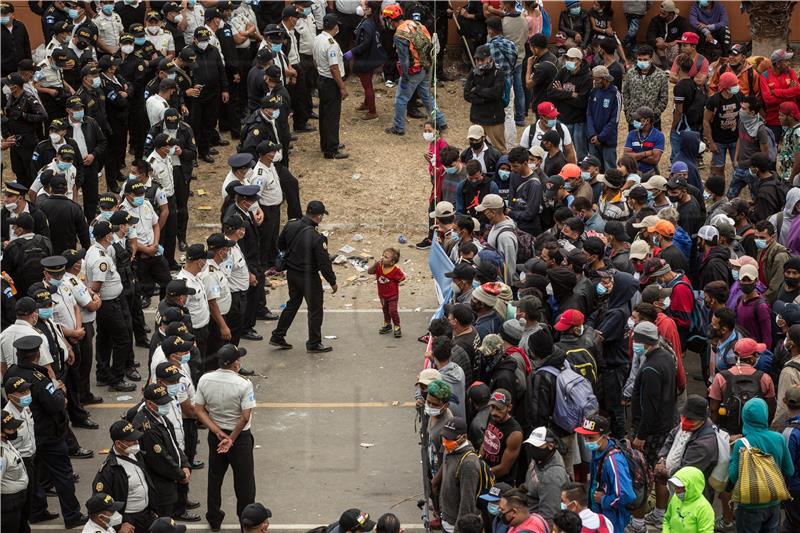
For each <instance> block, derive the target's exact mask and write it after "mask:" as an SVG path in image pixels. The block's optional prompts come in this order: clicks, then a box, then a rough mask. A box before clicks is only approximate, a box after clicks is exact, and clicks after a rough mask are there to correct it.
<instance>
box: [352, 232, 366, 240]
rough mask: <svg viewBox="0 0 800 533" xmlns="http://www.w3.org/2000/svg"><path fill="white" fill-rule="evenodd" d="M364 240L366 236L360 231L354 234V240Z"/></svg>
mask: <svg viewBox="0 0 800 533" xmlns="http://www.w3.org/2000/svg"><path fill="white" fill-rule="evenodd" d="M363 240H364V236H363V235H361V234H360V233H356V234H355V235H353V238H352V241H353V242H361V241H363Z"/></svg>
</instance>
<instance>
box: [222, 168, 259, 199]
mask: <svg viewBox="0 0 800 533" xmlns="http://www.w3.org/2000/svg"><path fill="white" fill-rule="evenodd" d="M252 175H253V171H252V169H251V170H249V171H248V172H247V174H245V176H244V180H242V181H239V178H237V177H236V176H234V175H233V171H232V170H231V171H229V172H228V175H227V176H225V179H224V180H222V198H225V196H227V194H228V193H226V192H225V189H227V188H228V185H229V184H230V183H231V182H233V181H235V182H236V183H239V184H240V185H252V184H253V181H252V180H251V179H250V178H251V177H252Z"/></svg>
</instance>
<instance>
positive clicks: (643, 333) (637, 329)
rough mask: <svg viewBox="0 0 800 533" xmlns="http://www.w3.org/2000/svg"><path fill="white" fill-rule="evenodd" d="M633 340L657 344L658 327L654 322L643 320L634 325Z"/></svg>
mask: <svg viewBox="0 0 800 533" xmlns="http://www.w3.org/2000/svg"><path fill="white" fill-rule="evenodd" d="M633 340H634V342H646V343H648V344H655V343H657V342H658V328H656V325H655V324H653V323H652V322H648V321H646V320H643V321H641V322H639V323H638V324H636V325H635V326H634V327H633Z"/></svg>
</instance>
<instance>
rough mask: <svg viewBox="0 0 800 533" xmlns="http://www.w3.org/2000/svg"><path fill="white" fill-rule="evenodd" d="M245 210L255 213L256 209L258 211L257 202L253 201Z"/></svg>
mask: <svg viewBox="0 0 800 533" xmlns="http://www.w3.org/2000/svg"><path fill="white" fill-rule="evenodd" d="M247 211H249V212H250V213H255V212H256V211H258V202H253V204H252V205H251V206H250V207H248V208H247Z"/></svg>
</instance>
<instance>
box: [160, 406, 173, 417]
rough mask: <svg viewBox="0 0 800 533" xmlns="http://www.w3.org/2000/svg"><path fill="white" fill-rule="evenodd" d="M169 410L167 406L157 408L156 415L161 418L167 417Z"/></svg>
mask: <svg viewBox="0 0 800 533" xmlns="http://www.w3.org/2000/svg"><path fill="white" fill-rule="evenodd" d="M171 410H172V409H171V408H170V406H169V404H166V405H159V406H158V414H160V415H161V416H167V415H168V414H169V412H170V411H171Z"/></svg>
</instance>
